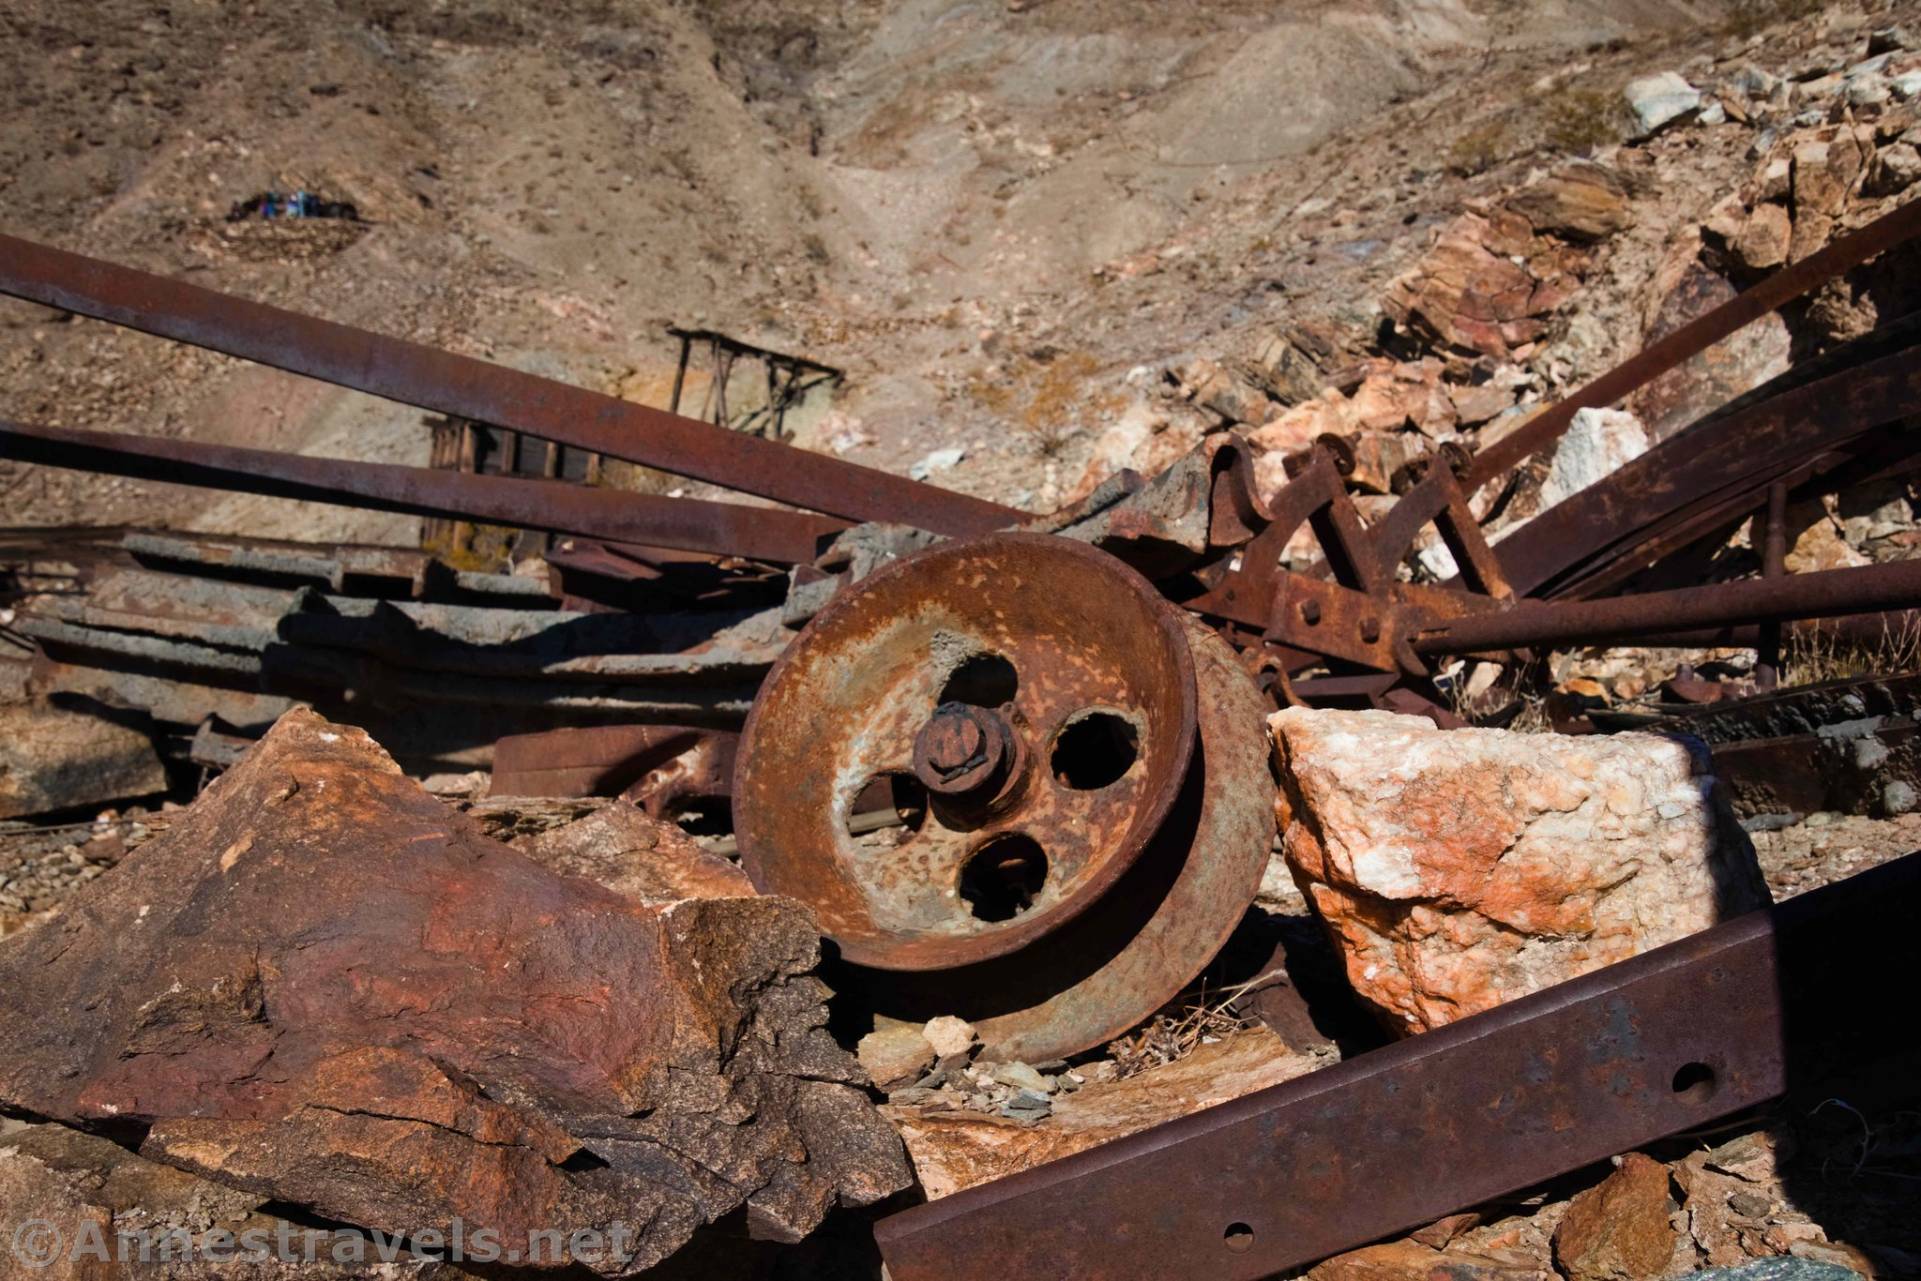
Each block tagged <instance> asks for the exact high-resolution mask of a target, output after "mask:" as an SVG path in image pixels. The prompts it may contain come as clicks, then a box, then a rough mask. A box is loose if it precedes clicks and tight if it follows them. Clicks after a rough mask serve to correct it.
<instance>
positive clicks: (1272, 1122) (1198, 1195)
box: [875, 854, 1921, 1281]
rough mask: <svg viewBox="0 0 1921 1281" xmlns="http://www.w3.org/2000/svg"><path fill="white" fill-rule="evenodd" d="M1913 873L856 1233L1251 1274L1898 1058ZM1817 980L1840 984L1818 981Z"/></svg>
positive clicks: (1014, 1263) (1008, 1264)
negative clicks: (1856, 1059)
mask: <svg viewBox="0 0 1921 1281" xmlns="http://www.w3.org/2000/svg"><path fill="white" fill-rule="evenodd" d="M1917 906H1921V856H1917V855H1913V854H1910V855H1908V856H1907V857H1906V858H1902V859H1898V860H1896V861H1895V862H1893V863H1890V864H1887V865H1885V866H1883V867H1880V868H1877V869H1874V870H1872V871H1869V872H1864V873H1861V874H1860V875H1858V876H1854V877H1851V878H1849V879H1848V880H1845V881H1840V882H1837V883H1835V884H1833V885H1830V886H1827V887H1824V888H1822V889H1818V890H1814V891H1812V892H1810V893H1807V894H1804V895H1802V896H1801V897H1799V898H1795V899H1791V900H1789V901H1788V902H1786V903H1784V904H1781V905H1779V906H1776V907H1774V908H1771V909H1768V910H1764V911H1760V912H1754V913H1750V914H1748V915H1746V916H1742V917H1738V918H1736V919H1734V920H1732V921H1728V922H1725V923H1723V924H1721V925H1718V926H1715V927H1714V928H1713V929H1710V930H1707V931H1704V932H1702V933H1700V934H1696V935H1694V936H1692V937H1690V938H1686V939H1682V940H1680V941H1679V942H1676V943H1671V944H1669V945H1667V946H1665V947H1662V948H1657V949H1656V950H1654V951H1652V952H1648V953H1645V954H1643V955H1641V956H1638V957H1635V958H1633V959H1631V960H1628V961H1624V962H1621V963H1620V964H1617V965H1612V966H1609V967H1607V968H1606V969H1603V970H1600V971H1597V972H1595V973H1593V974H1589V975H1586V976H1584V977H1581V978H1577V979H1574V980H1572V981H1571V982H1568V983H1563V984H1560V985H1558V986H1556V987H1552V988H1549V989H1547V990H1546V991H1542V992H1536V993H1534V994H1532V995H1530V996H1525V997H1522V998H1520V999H1519V1000H1516V1001H1513V1002H1511V1003H1509V1004H1506V1005H1503V1006H1500V1007H1498V1008H1496V1009H1493V1010H1489V1011H1487V1012H1485V1013H1481V1014H1476V1015H1473V1016H1471V1017H1469V1018H1465V1019H1462V1020H1461V1021H1460V1022H1458V1023H1454V1024H1451V1025H1449V1026H1447V1027H1444V1028H1441V1029H1439V1030H1437V1031H1433V1032H1427V1033H1423V1034H1421V1035H1419V1036H1415V1037H1411V1038H1409V1039H1407V1040H1405V1041H1401V1042H1399V1043H1398V1044H1395V1045H1391V1046H1388V1047H1386V1048H1384V1049H1379V1050H1374V1051H1372V1052H1370V1053H1366V1054H1362V1055H1359V1056H1357V1057H1355V1058H1352V1059H1349V1060H1348V1061H1346V1062H1344V1063H1341V1064H1339V1065H1337V1066H1335V1067H1331V1068H1326V1069H1323V1070H1322V1071H1319V1072H1314V1073H1311V1074H1310V1075H1308V1076H1305V1077H1301V1078H1298V1079H1296V1080H1293V1081H1289V1082H1287V1083H1285V1084H1283V1085H1277V1086H1273V1087H1271V1088H1269V1089H1266V1090H1261V1091H1258V1092H1256V1093H1254V1094H1250V1095H1246V1096H1244V1097H1242V1098H1239V1099H1236V1100H1234V1101H1232V1102H1229V1103H1224V1104H1221V1105H1220V1106H1217V1107H1213V1108H1209V1109H1208V1110H1206V1111H1203V1112H1199V1113H1196V1114H1194V1115H1192V1116H1189V1117H1184V1118H1182V1119H1181V1120H1178V1121H1173V1122H1170V1123H1167V1124H1164V1125H1160V1126H1156V1127H1155V1128H1153V1129H1151V1130H1147V1131H1144V1132H1142V1133H1140V1134H1136V1135H1133V1136H1131V1137H1128V1138H1124V1139H1120V1140H1118V1141H1116V1142H1113V1143H1109V1144H1106V1145H1104V1146H1102V1147H1098V1148H1094V1149H1092V1150H1091V1151H1087V1152H1082V1153H1079V1154H1078V1155H1075V1156H1071V1157H1068V1158H1066V1159H1065V1160H1061V1161H1056V1162H1053V1163H1051V1164H1048V1165H1042V1166H1038V1167H1035V1168H1034V1169H1031V1170H1027V1171H1024V1172H1022V1173H1020V1174H1016V1175H1014V1176H1012V1177H1010V1178H1006V1179H1001V1180H997V1181H995V1182H992V1183H987V1184H983V1185H980V1186H977V1187H973V1188H969V1189H966V1190H965V1191H962V1192H958V1193H955V1194H954V1195H952V1196H949V1197H945V1198H943V1199H942V1200H939V1201H936V1202H933V1203H932V1204H929V1205H924V1206H918V1207H915V1208H913V1209H910V1210H906V1211H903V1212H901V1213H898V1214H895V1215H893V1216H892V1217H890V1218H887V1219H883V1220H882V1221H881V1222H880V1223H879V1224H878V1225H877V1226H876V1228H875V1236H876V1238H877V1239H878V1241H879V1244H880V1249H881V1254H882V1257H883V1258H884V1259H885V1261H886V1264H887V1268H888V1272H889V1274H890V1275H891V1276H893V1277H894V1278H895V1281H1005V1279H1006V1278H1008V1277H1029V1276H1032V1277H1073V1278H1075V1279H1076V1281H1118V1279H1119V1278H1134V1277H1140V1278H1152V1277H1166V1276H1194V1275H1204V1276H1208V1277H1217V1278H1221V1279H1222V1281H1240V1279H1245V1278H1254V1277H1263V1276H1267V1275H1270V1274H1272V1273H1275V1272H1280V1271H1283V1270H1286V1269H1290V1268H1297V1267H1300V1266H1302V1265H1305V1264H1308V1263H1312V1262H1314V1261H1315V1260H1317V1259H1322V1258H1325V1257H1327V1256H1329V1255H1332V1254H1336V1253H1339V1252H1341V1251H1343V1250H1349V1249H1353V1248H1355V1247H1358V1246H1362V1245H1365V1244H1367V1243H1368V1242H1370V1241H1375V1240H1379V1239H1381V1238H1383V1237H1388V1236H1391V1235H1393V1234H1395V1233H1400V1232H1405V1231H1407V1230H1409V1229H1411V1228H1415V1227H1418V1226H1420V1225H1422V1224H1425V1223H1430V1222H1432V1221H1434V1220H1435V1219H1438V1218H1440V1217H1441V1216H1442V1215H1445V1214H1448V1213H1451V1212H1453V1211H1456V1210H1460V1209H1464V1208H1466V1207H1470V1206H1474V1205H1478V1204H1481V1203H1483V1202H1486V1201H1488V1200H1489V1199H1491V1198H1494V1197H1499V1196H1504V1195H1506V1194H1508V1193H1512V1192H1516V1191H1519V1190H1520V1189H1523V1188H1526V1187H1529V1186H1531V1185H1533V1184H1536V1183H1539V1182H1541V1181H1542V1180H1545V1179H1549V1178H1552V1177H1554V1176H1557V1175H1560V1174H1564V1173H1567V1172H1569V1171H1572V1170H1577V1169H1579V1168H1581V1167H1582V1166H1585V1165H1589V1164H1591V1163H1593V1162H1597V1161H1602V1160H1605V1159H1606V1158H1608V1157H1610V1156H1613V1155H1615V1154H1617V1153H1621V1152H1627V1151H1631V1150H1633V1149H1635V1148H1637V1147H1640V1146H1642V1145H1644V1144H1647V1143H1649V1142H1652V1141H1654V1140H1656V1139H1659V1138H1662V1137H1665V1136H1667V1135H1671V1134H1675V1133H1678V1132H1680V1131H1684V1130H1689V1129H1692V1128H1694V1127H1697V1126H1701V1125H1704V1124H1707V1123H1709V1122H1712V1121H1715V1120H1717V1119H1719V1118H1721V1117H1725V1116H1728V1115H1730V1114H1731V1113H1735V1112H1739V1111H1741V1110H1742V1109H1744V1108H1748V1107H1752V1106H1754V1105H1756V1104H1760V1103H1765V1102H1767V1101H1769V1100H1772V1099H1775V1098H1778V1097H1780V1096H1782V1095H1784V1094H1788V1093H1791V1092H1795V1091H1798V1090H1799V1089H1801V1088H1803V1087H1805V1086H1808V1085H1811V1084H1814V1083H1815V1082H1816V1080H1817V1079H1818V1074H1819V1071H1820V1069H1821V1067H1822V1066H1823V1065H1824V1064H1826V1063H1828V1062H1832V1061H1835V1059H1836V1058H1838V1057H1839V1056H1841V1055H1846V1054H1855V1055H1862V1056H1878V1055H1886V1054H1889V1053H1892V1052H1901V1053H1912V1052H1913V1049H1914V1047H1915V1043H1916V1038H1917V1036H1921V1030H1917V1028H1916V1026H1915V1025H1914V1022H1913V1020H1907V1019H1899V1018H1889V1017H1887V1015H1886V1012H1885V1011H1884V1010H1882V1011H1872V1010H1870V1008H1869V1006H1870V1004H1871V1003H1872V1002H1873V1001H1874V999H1875V997H1874V996H1873V995H1872V994H1871V993H1870V991H1869V988H1870V987H1871V986H1872V985H1866V984H1861V983H1858V982H1856V983H1852V984H1851V983H1850V980H1856V979H1859V978H1860V977H1861V976H1864V975H1873V974H1891V973H1892V974H1900V973H1908V972H1910V971H1911V970H1912V969H1913V967H1914V966H1915V965H1916V964H1921V933H1917V931H1915V930H1914V929H1913V916H1914V912H1915V909H1916V908H1917ZM1837 978H1839V979H1840V980H1841V981H1840V982H1837V981H1836V980H1837Z"/></svg>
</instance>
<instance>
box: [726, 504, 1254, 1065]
mask: <svg viewBox="0 0 1921 1281" xmlns="http://www.w3.org/2000/svg"><path fill="white" fill-rule="evenodd" d="M1197 672H1198V673H1199V677H1200V679H1199V680H1198V681H1197ZM1261 710H1262V708H1261V701H1260V698H1259V695H1258V694H1257V693H1256V692H1255V691H1254V689H1253V687H1252V685H1251V684H1250V683H1249V682H1248V681H1247V679H1246V678H1245V676H1243V675H1242V674H1241V673H1240V671H1239V669H1238V667H1237V666H1236V665H1235V663H1234V662H1233V660H1232V656H1231V653H1230V652H1229V651H1227V649H1226V646H1225V645H1224V644H1223V643H1222V642H1220V641H1219V640H1218V639H1217V638H1215V637H1214V636H1213V635H1212V634H1211V633H1210V632H1207V631H1206V629H1204V628H1201V627H1199V626H1198V625H1197V624H1195V623H1193V622H1192V620H1190V619H1188V618H1187V617H1186V616H1184V615H1183V614H1181V613H1180V612H1179V611H1178V610H1176V609H1174V608H1173V607H1172V606H1170V605H1169V604H1168V603H1167V602H1166V601H1165V600H1163V599H1162V598H1161V597H1160V596H1159V595H1158V594H1157V593H1156V592H1155V591H1154V589H1153V588H1152V587H1151V586H1150V585H1149V584H1148V583H1147V581H1146V580H1145V579H1143V578H1141V577H1140V576H1139V575H1138V574H1136V573H1135V572H1134V571H1133V570H1131V569H1129V568H1127V567H1126V566H1125V565H1123V564H1121V563H1120V562H1119V561H1117V560H1115V559H1114V558H1112V557H1110V556H1108V555H1106V554H1105V553H1103V552H1100V551H1097V550H1095V549H1093V548H1091V547H1089V546H1087V545H1085V544H1082V543H1078V542H1074V541H1071V540H1067V539H1060V538H1052V537H1047V536H1043V535H1033V534H995V535H989V536H987V537H984V538H980V539H974V540H970V541H966V542H958V543H949V544H943V545H941V546H939V547H935V548H932V549H930V550H928V551H925V552H921V553H919V554H917V555H914V556H910V557H906V558H904V559H902V560H901V561H899V562H897V563H896V564H894V565H892V566H889V567H888V568H887V569H885V570H882V571H880V572H879V573H876V574H874V575H872V576H871V577H869V578H867V579H865V580H863V581H862V582H860V583H859V584H857V585H856V586H855V587H854V588H852V589H850V590H849V591H847V592H846V593H844V594H843V595H842V596H841V597H839V598H838V599H837V600H836V601H835V602H834V603H833V604H832V605H830V606H829V607H828V608H827V609H826V610H823V611H822V612H821V614H820V615H819V616H818V617H816V618H815V619H814V621H813V622H812V623H810V624H809V626H808V627H807V629H806V630H805V631H803V632H802V633H801V635H800V636H799V637H798V638H797V639H796V640H795V642H794V643H793V645H792V646H791V647H790V648H789V649H788V651H787V653H786V655H785V656H784V657H783V658H782V659H781V661H780V663H779V664H778V665H776V667H775V669H774V671H773V672H772V674H771V675H770V676H769V677H768V679H767V682H766V684H765V685H764V686H763V687H762V690H761V694H760V697H759V698H758V699H757V700H756V701H755V705H754V710H753V714H752V715H751V716H750V717H749V718H748V722H747V728H746V730H745V732H744V734H743V737H742V743H741V751H740V763H739V767H738V769H737V772H736V777H735V784H734V825H735V832H736V834H737V836H738V839H739V844H740V850H741V857H742V861H743V863H744V864H745V866H746V868H747V870H748V873H749V875H751V876H752V877H753V879H754V883H755V884H756V886H758V887H759V888H760V889H761V890H762V891H763V892H765V893H775V894H784V895H787V896H789V897H792V898H797V899H800V900H802V901H803V902H806V903H808V904H809V905H811V906H812V907H813V908H814V910H815V912H816V913H817V914H818V916H819V918H820V921H821V928H822V930H823V931H824V932H825V933H826V934H828V935H829V936H830V937H831V938H832V939H833V940H834V942H835V944H836V945H837V946H838V948H839V953H840V957H841V959H842V961H844V962H846V963H847V965H848V974H849V976H850V977H849V978H848V980H847V981H848V982H849V983H850V984H851V985H852V986H857V987H859V988H861V989H862V990H864V991H865V992H866V993H867V995H868V996H869V997H870V999H871V1003H872V1005H873V1006H874V1007H875V1008H876V1009H877V1010H878V1011H880V1012H881V1013H883V1014H893V1015H896V1016H899V1017H921V1016H922V1011H923V1010H925V1011H926V1012H928V1013H953V1014H961V1015H963V1016H964V1017H968V1018H969V1019H970V1020H971V1021H974V1022H975V1023H976V1025H977V1026H978V1027H980V1028H981V1030H982V1033H983V1037H984V1039H986V1040H987V1042H988V1044H989V1045H990V1046H991V1047H994V1048H996V1049H998V1050H999V1051H1001V1052H1009V1053H1019V1054H1022V1055H1024V1056H1025V1057H1029V1058H1045V1057H1051V1056H1053V1055H1056V1054H1061V1053H1067V1052H1070V1051H1071V1050H1075V1049H1080V1048H1084V1047H1085V1046H1087V1045H1092V1044H1095V1043H1097V1042H1098V1041H1099V1040H1101V1039H1102V1038H1103V1037H1105V1036H1111V1035H1113V1034H1114V1033H1116V1032H1118V1031H1121V1030H1124V1029H1125V1028H1126V1027H1127V1026H1129V1025H1131V1024H1132V1023H1133V1022H1135V1021H1137V1020H1138V1019H1139V1018H1141V1017H1143V1016H1144V1015H1145V1014H1147V1013H1149V1012H1151V1011H1152V1010H1153V1009H1154V1008H1155V1007H1156V1006H1158V1005H1159V1004H1160V1003H1161V1002H1163V1001H1164V1000H1166V999H1167V998H1168V997H1170V996H1172V995H1173V994H1174V993H1175V992H1176V991H1178V990H1179V989H1180V987H1181V986H1182V985H1184V984H1185V983H1186V982H1187V981H1188V980H1189V979H1191V978H1192V977H1193V976H1194V974H1195V973H1197V972H1198V971H1199V970H1200V969H1201V968H1202V967H1203V966H1204V965H1205V964H1206V963H1207V961H1208V960H1209V959H1211V957H1212V956H1213V955H1214V953H1215V951H1217V950H1218V948H1219V946H1220V944H1221V942H1222V941H1223V940H1224V939H1225V937H1226V935H1227V933H1228V932H1229V931H1230V930H1231V929H1232V928H1233V925H1234V923H1235V922H1236V921H1238V920H1239V918H1240V916H1241V914H1242V913H1243V912H1244V911H1245V909H1246V907H1247V905H1248V903H1249V902H1250V901H1251V900H1252V898H1253V895H1254V891H1255V889H1256V887H1257V886H1258V883H1259V879H1260V871H1261V868H1262V866H1264V864H1265V861H1266V857H1267V852H1268V846H1269V844H1270V842H1271V840H1272V834H1273V817H1272V789H1271V786H1270V785H1269V784H1268V781H1267V771H1266V765H1265V759H1266V757H1265V753H1266V748H1265V734H1264V730H1263V726H1262V722H1261ZM1204 756H1205V757H1206V760H1205V761H1203V759H1202V758H1203V757H1204Z"/></svg>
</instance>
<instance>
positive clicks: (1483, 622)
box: [1410, 560, 1921, 654]
mask: <svg viewBox="0 0 1921 1281" xmlns="http://www.w3.org/2000/svg"><path fill="white" fill-rule="evenodd" d="M1916 605H1921V560H1901V561H1893V562H1890V563H1888V564H1885V565H1862V566H1858V567H1856V568H1853V569H1828V570H1820V571H1818V572H1814V573H1807V574H1784V575H1782V576H1780V577H1777V578H1751V579H1744V580H1740V581H1737V582H1731V583H1711V584H1703V585H1702V586H1700V587H1682V588H1676V589H1674V590H1672V591H1665V592H1644V593H1642V594H1640V595H1637V596H1612V597H1608V598H1606V599H1603V600H1583V601H1547V600H1522V601H1514V602H1503V603H1500V604H1497V605H1495V606H1493V607H1491V608H1489V609H1488V610H1486V611H1485V612H1483V613H1477V614H1471V615H1467V616H1465V617H1461V618H1450V619H1444V620H1436V621H1432V622H1424V623H1419V624H1417V625H1416V627H1415V629H1414V634H1413V635H1412V636H1411V637H1410V639H1411V641H1412V643H1413V647H1414V650H1415V652H1416V653H1420V654H1474V653H1481V652H1484V651H1488V650H1499V649H1518V648H1522V647H1525V646H1532V645H1570V644H1584V645H1586V644H1597V643H1600V642H1603V641H1613V640H1629V639H1634V638H1637V637H1643V636H1653V635H1659V634H1661V633H1663V632H1678V631H1685V630H1688V629H1690V628H1700V627H1731V626H1738V625H1739V624H1742V623H1787V622H1798V621H1800V620H1802V619H1809V618H1829V617H1834V616H1838V615H1844V614H1863V613H1869V612H1873V611H1881V610H1900V609H1907V608H1911V607H1913V606H1916Z"/></svg>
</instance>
